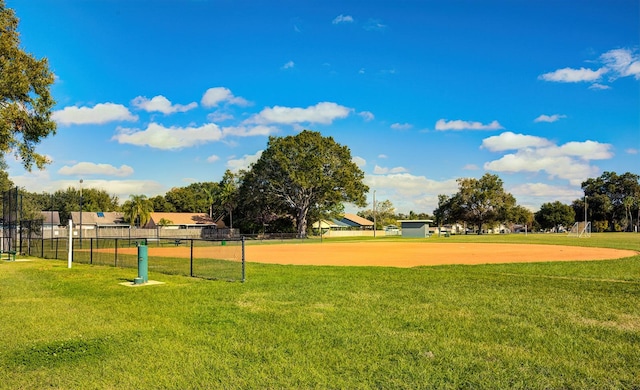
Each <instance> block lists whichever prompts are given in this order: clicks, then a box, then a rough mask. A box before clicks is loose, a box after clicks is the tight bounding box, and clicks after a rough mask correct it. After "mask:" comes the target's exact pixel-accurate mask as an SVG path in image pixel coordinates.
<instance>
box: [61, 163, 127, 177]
mask: <svg viewBox="0 0 640 390" xmlns="http://www.w3.org/2000/svg"><path fill="white" fill-rule="evenodd" d="M58 173H59V174H61V175H67V176H86V175H105V176H122V177H125V176H131V175H132V174H133V168H131V167H130V166H128V165H121V166H120V168H116V167H114V166H113V165H111V164H95V163H91V162H81V163H77V164H75V165H73V166H68V165H65V166H63V167H62V168H60V169H59V170H58Z"/></svg>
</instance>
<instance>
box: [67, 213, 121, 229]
mask: <svg viewBox="0 0 640 390" xmlns="http://www.w3.org/2000/svg"><path fill="white" fill-rule="evenodd" d="M81 216H82V222H81V221H80V219H81V218H80V217H81ZM71 221H73V226H81V228H82V229H83V230H90V229H98V228H129V227H130V226H129V224H128V223H126V222H125V220H124V214H123V213H121V212H119V211H97V212H96V211H83V212H82V213H80V212H79V211H72V212H71Z"/></svg>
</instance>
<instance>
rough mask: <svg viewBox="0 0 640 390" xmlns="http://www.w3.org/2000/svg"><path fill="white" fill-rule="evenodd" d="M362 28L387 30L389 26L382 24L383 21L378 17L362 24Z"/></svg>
mask: <svg viewBox="0 0 640 390" xmlns="http://www.w3.org/2000/svg"><path fill="white" fill-rule="evenodd" d="M362 28H364V29H365V30H367V31H384V30H386V28H387V26H386V25H385V24H382V22H380V21H379V20H378V19H369V20H367V22H366V23H365V24H364V25H363V26H362Z"/></svg>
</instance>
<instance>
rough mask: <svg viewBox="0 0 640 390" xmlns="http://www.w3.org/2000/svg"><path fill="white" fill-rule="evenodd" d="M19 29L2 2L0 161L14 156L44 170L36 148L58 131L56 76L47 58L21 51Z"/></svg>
mask: <svg viewBox="0 0 640 390" xmlns="http://www.w3.org/2000/svg"><path fill="white" fill-rule="evenodd" d="M17 29H18V18H17V17H16V15H15V13H14V12H13V10H12V9H10V8H6V6H5V4H4V0H0V160H2V159H4V157H5V156H6V155H7V154H9V153H14V154H15V155H16V156H18V157H20V158H21V160H22V164H23V165H24V167H25V168H26V169H27V170H31V168H32V166H33V164H35V165H36V167H38V168H43V167H44V165H45V164H46V163H47V158H46V157H45V156H44V155H41V154H38V153H37V152H36V150H35V147H36V145H37V144H38V143H40V141H41V140H42V139H43V138H46V137H47V136H49V135H51V134H55V130H56V124H55V122H54V121H53V120H51V109H52V108H53V105H54V104H55V101H54V100H53V98H52V97H51V94H50V92H49V88H50V86H51V84H53V81H54V76H53V73H52V72H51V71H50V70H49V65H48V63H47V59H46V58H43V59H36V58H35V57H33V56H32V55H30V54H28V53H26V52H25V51H24V50H22V49H21V48H20V37H19V34H18V30H17Z"/></svg>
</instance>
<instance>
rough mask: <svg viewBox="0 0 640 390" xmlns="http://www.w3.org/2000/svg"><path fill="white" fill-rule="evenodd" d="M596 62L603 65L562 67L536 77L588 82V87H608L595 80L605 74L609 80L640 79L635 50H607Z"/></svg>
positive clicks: (567, 81) (637, 57) (560, 80)
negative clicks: (593, 67) (578, 67)
mask: <svg viewBox="0 0 640 390" xmlns="http://www.w3.org/2000/svg"><path fill="white" fill-rule="evenodd" d="M596 62H600V63H602V64H603V66H602V67H601V68H599V69H597V70H593V69H588V68H580V69H573V68H563V69H558V70H556V71H553V72H549V73H545V74H543V75H540V76H539V77H538V79H541V80H545V81H553V82H561V83H579V82H590V83H592V85H591V86H590V87H589V89H609V88H610V87H609V86H607V85H604V84H601V83H598V82H597V81H600V80H601V78H602V76H603V75H605V74H608V75H609V81H614V80H616V79H617V78H620V77H628V76H632V77H634V78H635V79H636V80H640V56H638V54H637V53H636V51H635V50H630V49H614V50H609V51H608V52H606V53H603V54H601V55H600V57H599V58H598V60H597V61H596Z"/></svg>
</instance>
